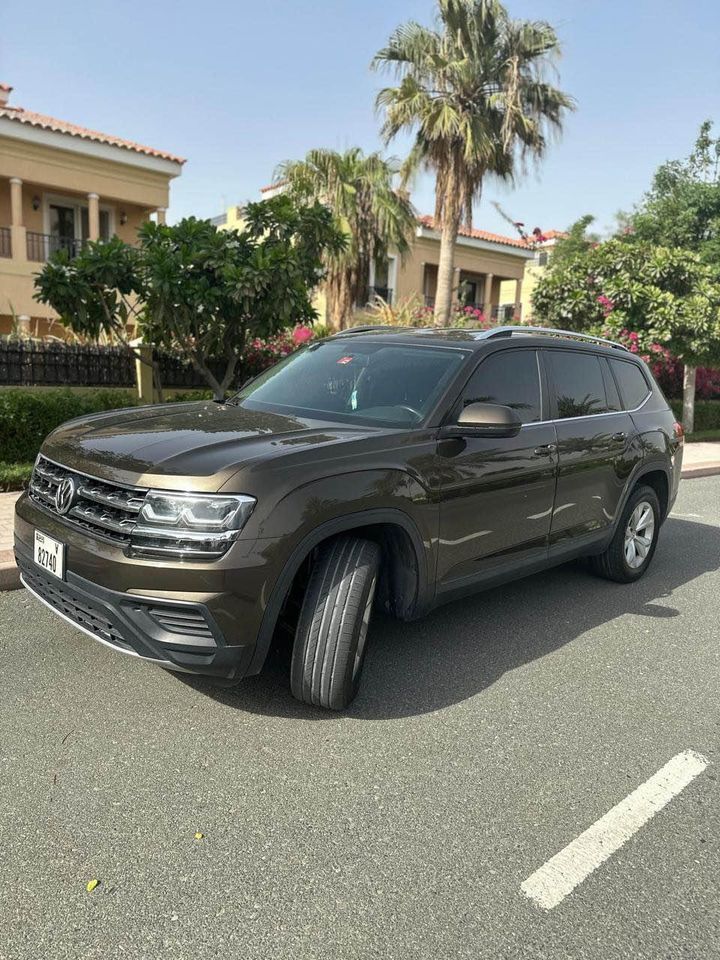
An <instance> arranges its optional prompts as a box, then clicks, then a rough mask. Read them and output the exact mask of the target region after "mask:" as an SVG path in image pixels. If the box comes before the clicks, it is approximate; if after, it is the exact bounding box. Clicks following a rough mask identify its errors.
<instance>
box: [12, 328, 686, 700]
mask: <svg viewBox="0 0 720 960" xmlns="http://www.w3.org/2000/svg"><path fill="white" fill-rule="evenodd" d="M682 452H683V436H682V428H681V427H680V426H679V425H678V424H677V423H676V422H675V418H674V416H673V414H672V412H671V410H670V408H669V406H668V403H667V401H666V400H665V398H664V396H663V395H662V393H661V391H660V389H659V388H658V386H657V384H656V383H655V382H654V381H653V378H652V376H651V375H650V372H649V371H648V368H647V367H646V366H645V365H644V364H643V363H642V361H640V360H639V359H638V358H637V357H635V356H634V355H633V354H632V353H629V352H628V351H627V350H625V349H624V348H623V347H622V346H620V345H619V344H615V343H611V342H609V341H603V340H599V339H596V338H592V337H588V336H582V335H580V334H574V333H566V332H563V331H553V330H546V329H537V328H532V327H500V328H497V329H493V330H488V331H472V330H449V329H427V330H417V329H397V328H388V327H384V328H381V329H377V328H356V329H351V330H348V331H346V332H343V333H340V334H337V335H335V336H333V337H329V338H327V339H325V340H322V341H319V342H314V343H312V344H310V345H308V346H306V347H305V348H303V349H301V350H299V351H298V352H297V353H294V354H293V355H291V356H290V357H288V358H286V359H285V360H283V361H282V362H280V363H278V364H277V365H276V366H274V367H272V368H271V369H269V370H267V371H265V372H264V373H262V374H260V376H258V377H257V378H255V379H254V380H252V381H251V382H250V383H249V384H247V385H246V386H245V387H244V388H243V389H241V390H240V392H239V393H238V394H237V395H236V396H234V397H233V398H232V399H230V400H228V401H226V402H223V403H215V402H207V403H176V404H167V405H163V406H148V407H140V408H136V409H133V410H121V411H117V412H110V413H100V414H95V415H92V416H87V417H82V418H80V419H77V420H72V421H70V422H69V423H66V424H64V425H63V426H61V427H60V428H58V429H57V430H55V431H54V432H53V433H52V434H51V435H50V436H49V437H48V438H47V440H46V441H45V442H44V444H43V446H42V449H41V452H40V455H39V456H38V458H37V462H36V464H35V468H34V471H33V475H32V480H31V483H30V486H29V489H28V490H27V492H26V493H24V494H23V496H22V497H21V498H20V499H19V501H18V503H17V508H16V522H15V552H16V557H17V562H18V565H19V567H20V571H21V574H22V580H23V583H24V584H25V586H26V587H27V589H28V590H29V591H30V592H31V593H33V594H34V595H35V596H36V597H37V598H38V599H39V600H41V601H42V602H43V603H45V604H46V605H47V606H49V607H50V608H51V609H52V610H53V611H54V612H55V613H57V614H58V615H59V616H61V617H63V618H64V619H65V620H67V621H69V622H70V623H72V624H73V625H74V626H76V627H78V628H79V629H80V630H82V631H84V632H85V633H87V634H89V635H90V636H91V637H94V638H95V639H96V640H99V641H100V642H102V643H104V644H106V645H107V646H109V647H111V648H113V649H114V650H118V651H121V652H123V653H126V654H130V655H132V656H134V657H139V658H142V659H144V660H149V661H151V662H152V663H155V664H158V665H160V666H162V667H165V668H168V669H172V670H177V671H185V672H191V673H195V674H204V675H207V676H212V677H216V678H220V679H222V680H223V681H224V682H233V681H238V680H241V679H242V678H243V677H246V676H248V675H251V674H255V673H258V672H259V671H260V670H261V668H262V666H263V663H264V661H265V658H266V655H267V653H268V649H269V647H270V644H271V640H272V638H273V634H274V633H275V631H276V629H277V627H278V624H279V623H280V622H283V623H284V624H285V625H287V626H289V627H290V629H291V630H292V632H293V636H294V642H293V648H292V663H291V669H290V682H291V688H292V692H293V694H294V695H295V696H296V697H298V698H299V699H300V700H303V701H305V702H306V703H308V704H314V705H316V706H320V707H326V708H330V709H342V708H344V707H346V706H347V705H348V704H349V703H350V701H351V700H352V698H353V697H354V696H355V693H356V691H357V689H358V684H359V681H360V675H361V672H362V667H363V660H364V657H365V650H366V640H367V636H368V627H369V624H370V621H371V614H372V611H373V609H376V608H378V607H382V608H383V609H384V610H386V611H387V612H389V613H390V614H392V615H394V616H395V617H398V618H400V619H402V620H410V619H414V618H417V617H420V616H422V615H423V614H425V613H427V611H428V610H430V609H431V608H432V607H434V606H436V605H438V604H441V603H445V602H446V601H449V600H453V599H455V598H457V597H460V596H463V595H465V594H468V593H472V592H475V591H477V590H479V589H482V588H487V587H490V586H493V585H495V584H499V583H502V582H505V581H508V580H511V579H514V578H517V577H523V576H525V575H527V574H532V573H534V572H537V571H539V570H543V569H546V568H547V567H550V566H553V565H555V564H560V563H564V562H565V561H568V560H571V559H573V558H576V557H588V558H589V562H590V566H591V568H592V569H593V570H594V571H595V572H596V573H598V574H599V575H601V576H603V577H606V578H610V579H611V580H615V581H618V582H620V583H632V582H633V581H635V580H637V579H638V578H639V577H641V576H642V575H643V574H644V573H645V572H646V570H647V569H648V567H649V565H650V563H651V562H652V558H653V554H654V552H655V549H656V546H657V543H658V535H659V533H660V528H661V526H662V524H663V521H664V520H665V518H666V517H667V515H668V512H669V511H670V509H671V507H672V505H673V502H674V500H675V497H676V494H677V490H678V483H679V480H680V469H681V463H682Z"/></svg>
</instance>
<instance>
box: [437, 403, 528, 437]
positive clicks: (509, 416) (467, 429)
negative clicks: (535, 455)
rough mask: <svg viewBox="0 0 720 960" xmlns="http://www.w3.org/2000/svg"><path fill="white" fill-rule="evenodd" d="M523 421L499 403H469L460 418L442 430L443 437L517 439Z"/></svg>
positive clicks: (510, 409) (510, 408)
mask: <svg viewBox="0 0 720 960" xmlns="http://www.w3.org/2000/svg"><path fill="white" fill-rule="evenodd" d="M521 427H522V421H521V420H520V417H518V415H517V413H516V412H515V411H514V410H513V409H512V407H504V406H502V405H501V404H499V403H469V404H468V405H467V406H466V407H465V409H464V410H463V411H462V413H461V414H460V416H459V417H458V420H457V423H450V424H447V426H444V427H442V428H441V430H440V436H441V437H516V436H517V435H518V433H520V428H521Z"/></svg>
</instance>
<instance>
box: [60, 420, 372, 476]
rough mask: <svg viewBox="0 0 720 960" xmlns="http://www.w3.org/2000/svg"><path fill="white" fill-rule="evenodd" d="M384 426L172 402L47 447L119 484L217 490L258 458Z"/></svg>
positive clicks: (85, 425)
mask: <svg viewBox="0 0 720 960" xmlns="http://www.w3.org/2000/svg"><path fill="white" fill-rule="evenodd" d="M380 432H382V430H381V428H372V427H364V426H353V425H347V424H338V423H331V422H328V421H324V420H315V419H309V418H306V417H302V416H298V415H297V414H293V415H286V414H280V413H271V412H268V411H258V410H248V409H245V408H242V407H238V406H234V405H232V404H217V403H175V404H165V405H163V406H152V407H135V408H132V409H125V410H114V411H110V412H108V413H100V414H92V415H90V416H87V417H81V418H79V419H77V420H71V421H69V422H68V423H66V424H63V425H62V426H61V427H59V428H58V429H57V430H55V431H54V432H53V433H51V434H50V436H49V437H48V439H47V440H46V441H45V443H44V444H43V448H42V453H43V455H44V456H47V457H49V458H50V459H51V460H54V461H56V462H57V463H60V464H62V465H64V466H66V467H69V468H70V469H72V470H77V471H78V472H82V473H87V474H89V475H91V476H96V477H99V478H100V479H104V480H109V481H115V482H116V483H129V484H140V485H147V486H153V485H156V486H163V487H165V488H169V489H183V488H185V487H186V486H187V481H188V480H189V479H192V481H193V489H206V490H218V489H219V488H220V487H221V486H222V485H223V484H224V483H225V482H226V481H227V480H229V479H230V477H232V476H233V475H234V474H235V473H237V471H238V470H239V469H241V468H242V467H244V466H246V465H247V464H248V463H249V462H251V461H254V460H256V459H257V458H259V457H263V458H268V457H273V458H274V457H277V456H281V455H282V454H284V453H289V452H296V451H298V448H303V447H304V448H307V447H312V446H316V447H317V446H325V445H327V444H331V443H338V442H344V441H346V440H349V439H358V438H360V437H363V436H367V435H368V434H374V433H380Z"/></svg>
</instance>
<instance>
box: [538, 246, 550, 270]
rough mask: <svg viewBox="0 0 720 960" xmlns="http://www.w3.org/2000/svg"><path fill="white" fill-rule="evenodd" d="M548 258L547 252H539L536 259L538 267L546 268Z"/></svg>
mask: <svg viewBox="0 0 720 960" xmlns="http://www.w3.org/2000/svg"><path fill="white" fill-rule="evenodd" d="M549 256H550V254H549V253H548V252H547V250H541V251H540V252H539V253H538V258H537V262H538V266H539V267H546V266H547V264H548V257H549Z"/></svg>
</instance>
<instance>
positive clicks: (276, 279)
mask: <svg viewBox="0 0 720 960" xmlns="http://www.w3.org/2000/svg"><path fill="white" fill-rule="evenodd" d="M138 237H139V244H138V246H137V247H129V246H126V245H125V244H123V243H121V241H119V240H117V239H114V240H111V241H110V242H109V243H107V244H101V243H95V244H89V245H88V246H87V247H86V248H85V249H84V250H83V251H82V252H81V253H80V255H79V256H78V257H76V258H75V259H70V258H68V257H67V255H62V254H61V253H58V254H55V255H54V256H53V257H52V258H51V259H50V260H49V261H48V263H47V264H46V265H45V267H44V268H43V270H42V271H41V272H40V274H39V275H38V277H37V278H36V287H37V292H36V297H37V298H38V299H39V300H41V301H42V302H43V303H48V304H50V306H52V307H53V309H55V310H57V312H58V313H59V314H60V317H61V321H62V322H63V324H65V325H66V326H68V327H71V328H72V329H73V330H75V331H76V332H77V333H80V334H82V335H84V336H87V337H89V338H91V339H99V338H100V336H101V335H106V336H110V337H116V338H117V339H119V340H120V341H121V342H124V343H127V328H126V324H127V322H128V320H129V318H130V316H131V314H130V313H129V310H130V309H131V305H132V310H133V316H134V317H135V318H137V321H138V323H139V324H140V329H141V330H142V333H143V336H144V338H145V339H146V340H147V341H149V342H153V343H155V344H157V345H159V346H164V347H166V348H168V349H172V350H174V351H176V352H178V353H180V354H181V355H182V356H184V357H185V358H186V359H187V360H189V361H190V362H191V363H192V364H193V366H194V367H195V368H196V369H197V370H198V371H199V372H200V373H201V374H202V376H203V377H204V379H205V381H206V382H207V383H208V384H209V386H210V387H211V388H212V390H213V393H214V395H215V397H216V398H217V399H222V398H223V397H224V395H225V392H226V390H227V389H228V387H229V386H230V384H231V383H232V381H233V378H234V375H235V371H236V368H237V364H238V362H239V361H240V359H241V357H242V355H243V352H244V350H245V347H246V344H247V343H248V341H249V340H250V339H252V338H255V337H268V336H272V335H273V334H275V333H277V332H278V331H279V330H281V329H282V328H283V327H286V326H289V325H291V324H293V323H298V322H300V321H303V320H313V319H315V317H316V314H315V311H314V310H313V307H312V304H311V302H310V291H311V290H312V288H313V287H314V286H315V285H316V284H317V282H318V281H319V280H320V279H321V278H322V258H323V256H324V255H325V253H326V252H328V251H329V252H330V253H339V252H340V251H341V250H342V249H343V247H344V243H345V241H344V238H343V237H342V236H341V235H340V233H339V232H338V231H337V229H336V227H335V226H334V224H333V222H332V216H331V214H330V212H329V211H328V210H327V209H326V208H325V207H323V206H322V205H320V204H313V205H308V206H301V207H298V206H297V205H295V204H294V203H293V202H292V201H291V199H290V198H289V197H286V196H281V197H275V198H273V199H272V200H267V201H265V202H263V203H253V204H248V206H247V208H246V212H245V229H244V231H243V232H242V233H237V232H235V231H232V230H217V229H216V227H214V226H213V225H212V224H211V223H210V221H208V220H196V219H195V218H194V217H190V218H188V219H186V220H182V221H181V222H180V223H178V224H176V225H175V226H165V225H161V224H156V223H152V222H148V223H145V224H143V226H142V227H141V228H140V230H139V232H138ZM217 360H220V361H222V363H223V364H224V366H223V372H222V374H221V375H220V376H216V374H215V373H214V372H213V369H214V367H215V365H214V364H212V368H211V361H217Z"/></svg>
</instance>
